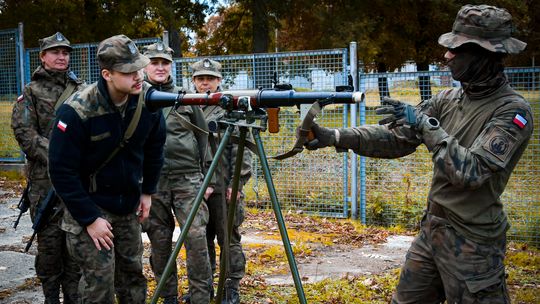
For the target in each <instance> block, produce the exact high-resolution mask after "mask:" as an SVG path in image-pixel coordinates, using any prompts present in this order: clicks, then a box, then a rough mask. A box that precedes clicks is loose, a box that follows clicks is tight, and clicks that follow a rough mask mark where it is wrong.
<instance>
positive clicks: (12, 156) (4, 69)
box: [0, 29, 22, 162]
mask: <svg viewBox="0 0 540 304" xmlns="http://www.w3.org/2000/svg"><path fill="white" fill-rule="evenodd" d="M19 44H20V42H19V33H18V31H17V30H16V29H12V30H1V31H0V132H1V133H0V134H5V135H8V134H9V136H0V158H1V160H2V161H7V162H15V161H20V160H21V159H22V154H21V152H20V150H19V149H18V147H19V146H18V145H17V142H16V141H15V138H14V137H13V136H12V135H11V134H12V133H13V132H12V131H11V125H10V123H11V109H12V107H13V102H15V100H16V99H17V96H19V94H20V92H21V79H20V78H21V73H20V72H19V71H20V65H19V59H20V56H19V55H18V51H19V48H18V46H19Z"/></svg>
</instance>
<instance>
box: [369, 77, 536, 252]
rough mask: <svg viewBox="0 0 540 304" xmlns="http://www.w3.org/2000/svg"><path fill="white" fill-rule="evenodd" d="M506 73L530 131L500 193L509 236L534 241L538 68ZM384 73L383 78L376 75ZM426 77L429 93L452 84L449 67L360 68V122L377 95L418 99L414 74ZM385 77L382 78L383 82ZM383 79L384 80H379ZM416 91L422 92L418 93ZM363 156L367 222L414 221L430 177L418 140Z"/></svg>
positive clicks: (417, 79)
mask: <svg viewBox="0 0 540 304" xmlns="http://www.w3.org/2000/svg"><path fill="white" fill-rule="evenodd" d="M506 74H507V76H508V79H509V80H510V83H511V84H512V86H513V87H514V89H516V90H517V92H518V93H519V94H521V95H522V96H523V97H525V98H526V99H527V100H528V101H529V102H530V103H531V106H532V108H533V116H534V124H535V127H534V128H535V131H534V134H533V136H532V138H531V140H530V142H529V146H528V148H527V150H526V151H525V153H524V154H523V156H522V158H521V160H520V162H519V163H518V165H517V167H516V168H515V170H514V172H513V174H512V177H511V178H510V181H509V183H508V185H507V187H506V191H505V192H504V193H503V195H502V197H501V201H502V202H503V204H504V205H505V210H506V212H507V214H508V216H509V218H510V223H511V225H512V227H511V229H510V231H509V237H510V238H511V239H515V240H521V241H526V242H530V243H532V244H536V245H538V244H540V217H539V216H540V191H539V190H538V185H540V159H539V157H538V155H540V140H539V134H540V130H539V129H540V127H539V120H540V119H539V118H540V117H539V114H540V90H539V89H540V87H539V80H540V68H508V69H506ZM383 78H384V80H382V79H383ZM421 78H423V79H426V78H427V79H429V86H430V87H431V91H432V94H433V95H434V94H436V93H437V92H439V91H441V90H443V89H447V88H450V87H453V86H459V82H456V81H453V80H452V78H451V76H450V73H449V72H440V71H438V72H417V73H382V74H361V75H360V83H361V90H363V91H364V92H365V93H366V102H365V119H366V122H367V123H368V124H369V123H376V121H377V120H378V119H380V118H381V117H380V116H378V115H375V111H374V109H375V107H376V106H377V105H379V104H380V98H381V95H385V96H386V95H390V96H392V97H393V98H396V99H399V100H402V101H405V102H408V103H410V104H417V103H419V102H420V100H421V95H422V94H424V91H421V90H420V88H421V86H420V85H419V84H420V83H421V82H420V79H421ZM385 83H386V84H385ZM381 84H385V85H381ZM421 92H422V93H421ZM364 160H365V168H364V169H365V180H364V181H360V182H361V183H362V182H364V185H365V192H364V193H360V194H359V195H361V196H362V195H363V196H364V197H363V199H364V200H363V201H365V205H364V206H362V207H363V208H361V209H360V210H361V211H362V212H365V219H366V222H367V223H368V224H378V225H396V224H398V225H403V226H406V227H414V226H416V225H417V224H418V222H419V221H420V219H421V217H422V214H423V210H424V209H425V207H426V199H427V193H428V190H429V186H430V183H431V176H432V162H431V155H430V153H429V152H428V151H427V149H426V148H425V147H424V146H420V147H419V149H418V150H417V152H415V153H413V154H411V155H409V156H406V157H403V158H400V159H393V160H386V159H376V158H364ZM471 203H474V202H471Z"/></svg>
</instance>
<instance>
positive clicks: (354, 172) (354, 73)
mask: <svg viewBox="0 0 540 304" xmlns="http://www.w3.org/2000/svg"><path fill="white" fill-rule="evenodd" d="M349 65H350V73H351V74H350V75H351V77H352V84H353V88H354V91H355V92H356V91H358V56H357V47H356V41H353V42H350V43H349ZM350 113H351V127H356V104H352V105H351V112H350ZM347 154H348V153H347ZM345 183H346V182H345ZM351 218H352V219H357V218H358V156H357V155H356V153H354V152H353V153H352V155H351Z"/></svg>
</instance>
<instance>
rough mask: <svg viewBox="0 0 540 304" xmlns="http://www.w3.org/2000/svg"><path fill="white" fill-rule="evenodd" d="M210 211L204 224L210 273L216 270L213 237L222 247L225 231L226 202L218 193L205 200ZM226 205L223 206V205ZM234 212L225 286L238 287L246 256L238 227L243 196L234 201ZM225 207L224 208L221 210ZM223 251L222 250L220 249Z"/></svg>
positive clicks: (241, 212) (241, 217) (240, 223)
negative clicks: (208, 218)
mask: <svg viewBox="0 0 540 304" xmlns="http://www.w3.org/2000/svg"><path fill="white" fill-rule="evenodd" d="M207 204H208V210H209V211H210V220H209V222H208V225H207V226H206V239H207V242H208V254H209V255H210V263H211V265H212V273H215V272H216V245H215V243H214V239H215V238H216V237H217V241H218V245H219V247H220V248H223V245H224V242H225V234H226V233H227V212H228V208H227V207H228V204H227V203H226V202H224V201H223V196H222V194H220V193H215V194H212V195H211V196H210V197H209V198H208V201H207ZM224 204H226V205H227V206H226V207H225V208H223V205H224ZM236 204H237V205H236V212H235V216H234V222H233V229H232V234H231V239H230V240H229V244H230V246H229V275H228V276H227V282H226V287H228V288H234V289H238V287H239V285H240V280H241V279H242V278H243V277H244V275H245V274H246V257H245V255H244V251H243V250H242V244H241V242H240V241H241V239H242V235H241V234H240V232H239V230H238V228H239V227H240V225H242V223H243V222H244V196H243V195H241V197H240V199H239V200H237V202H236ZM223 209H225V210H223ZM222 252H223V250H222Z"/></svg>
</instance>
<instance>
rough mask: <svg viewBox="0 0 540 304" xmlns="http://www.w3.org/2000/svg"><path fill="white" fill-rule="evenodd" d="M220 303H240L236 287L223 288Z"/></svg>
mask: <svg viewBox="0 0 540 304" xmlns="http://www.w3.org/2000/svg"><path fill="white" fill-rule="evenodd" d="M221 303H222V304H240V294H239V293H238V289H236V288H231V287H227V288H225V295H224V299H223V301H222V302H221Z"/></svg>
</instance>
